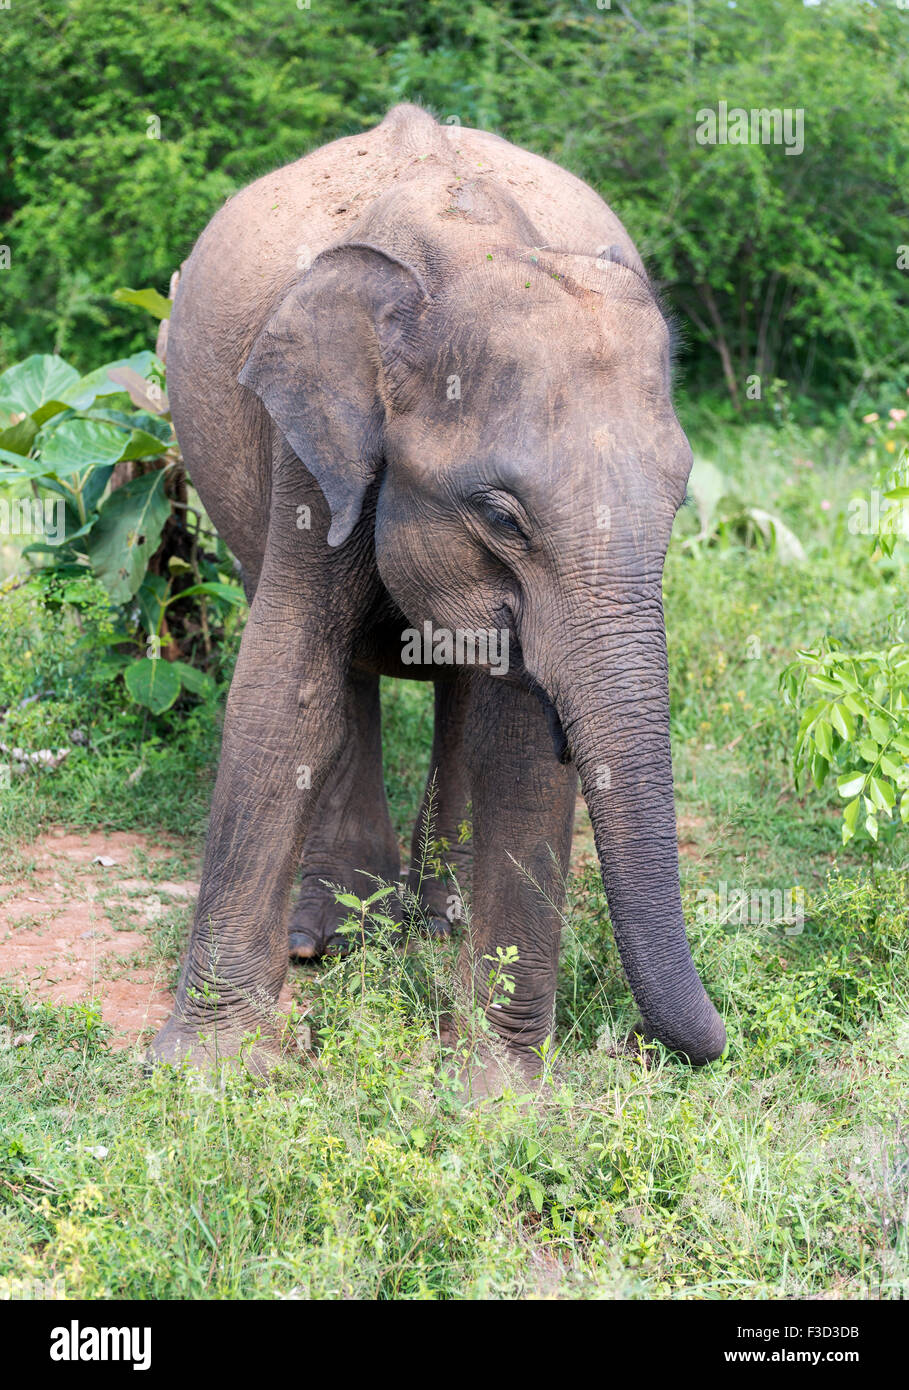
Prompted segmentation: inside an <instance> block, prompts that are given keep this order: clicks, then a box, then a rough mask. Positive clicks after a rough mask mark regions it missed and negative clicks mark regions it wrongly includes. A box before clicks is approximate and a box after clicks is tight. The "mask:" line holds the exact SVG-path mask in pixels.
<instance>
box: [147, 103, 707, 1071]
mask: <svg viewBox="0 0 909 1390" xmlns="http://www.w3.org/2000/svg"><path fill="white" fill-rule="evenodd" d="M167 357H168V361H167V367H168V389H169V398H170V403H171V409H172V415H173V420H174V424H175V428H176V432H177V436H178V439H179V441H180V445H181V448H182V451H183V455H184V458H185V461H186V464H187V467H188V470H189V474H190V477H191V478H192V480H193V483H194V486H195V487H196V489H197V490H198V493H199V495H200V496H201V498H202V501H203V503H204V505H205V507H206V509H207V511H208V513H209V515H210V517H211V519H212V521H213V523H214V525H215V526H216V527H217V529H218V531H219V533H220V534H221V536H222V537H223V538H224V540H225V542H226V543H227V545H228V546H229V547H230V548H231V550H232V551H233V553H234V555H235V556H236V557H237V560H238V562H239V565H240V567H241V571H242V575H243V580H244V584H245V585H246V589H247V594H248V596H249V598H250V610H249V616H248V621H247V623H246V626H245V629H244V632H243V636H242V642H241V646H240V651H239V656H238V659H237V664H236V669H235V673H234V676H233V681H232V684H231V688H230V692H229V696H228V700H227V705H226V711H225V716H224V727H223V735H222V747H221V756H220V764H219V769H218V774H217V780H216V784H215V788H214V794H213V801H212V807H211V815H210V821H209V828H208V834H207V841H206V848H205V857H204V865H203V871H202V877H201V884H200V891H199V897H198V902H197V906H196V910H195V918H194V922H193V926H192V932H191V937H190V941H189V946H188V950H187V954H186V959H185V964H184V967H183V973H182V976H181V979H180V983H179V986H178V990H177V996H176V1003H175V1007H174V1011H173V1014H172V1016H171V1017H170V1018H169V1020H168V1021H167V1022H166V1023H165V1025H164V1026H163V1028H162V1029H161V1031H160V1032H159V1033H158V1035H157V1037H156V1038H155V1039H154V1040H153V1042H152V1044H151V1051H150V1056H151V1058H152V1059H157V1060H164V1061H175V1060H178V1059H188V1060H189V1061H190V1062H192V1063H195V1064H198V1065H200V1066H204V1065H206V1064H210V1062H211V1059H212V1056H213V1055H214V1054H213V1049H215V1048H216V1050H217V1052H218V1054H219V1055H222V1056H223V1055H226V1054H227V1053H228V1052H229V1051H230V1050H231V1049H232V1048H235V1047H236V1048H239V1045H240V1042H241V1040H242V1039H243V1038H244V1037H245V1038H246V1043H247V1052H246V1061H247V1065H248V1066H249V1067H250V1069H251V1070H252V1071H253V1072H255V1073H260V1074H265V1073H267V1072H268V1071H269V1069H270V1068H271V1066H272V1065H273V1060H274V1057H275V1056H276V1055H277V1054H278V1052H279V1042H278V1038H277V1030H276V1027H275V1024H274V1021H273V1016H274V1005H275V1002H276V1001H277V999H278V997H279V993H280V991H281V989H282V987H283V986H284V983H285V981H286V977H287V971H288V958H289V955H290V956H294V955H295V956H298V957H302V958H304V959H305V958H317V957H319V956H320V955H323V954H324V953H325V952H327V951H332V950H333V949H334V948H335V946H336V945H337V943H338V935H337V928H338V925H339V920H340V917H343V915H344V914H345V912H346V909H344V908H341V907H339V905H338V903H337V901H336V897H335V894H334V893H333V892H332V891H331V889H330V888H329V887H327V886H326V884H338V883H341V884H346V885H350V886H352V887H353V886H355V884H357V883H359V884H360V885H361V890H360V891H362V888H363V886H368V884H369V882H370V880H368V879H365V878H363V877H362V876H361V877H356V876H357V875H363V874H370V875H373V876H375V877H376V878H380V879H382V880H383V881H385V882H392V881H394V880H395V879H397V878H398V876H399V874H400V863H399V852H398V845H397V840H396V836H395V834H394V832H393V829H392V826H391V822H390V818H389V810H388V804H387V801H386V794H385V788H384V783H383V773H382V755H381V733H380V713H379V680H380V677H382V676H393V677H406V678H414V679H422V680H431V681H433V683H434V693H435V727H434V735H433V742H432V751H431V757H430V781H429V783H427V793H426V796H425V797H424V803H423V807H422V810H421V813H420V817H419V818H418V821H417V827H416V829H415V832H414V853H415V854H416V852H417V847H418V845H419V842H420V837H421V835H422V834H423V833H425V830H426V823H427V816H428V815H429V811H430V807H432V809H433V812H434V830H433V833H434V834H435V835H437V836H438V837H439V838H440V839H445V840H447V841H448V843H450V844H451V845H453V846H456V847H457V842H458V834H457V829H458V826H459V825H460V824H462V822H463V821H464V818H465V816H466V815H467V813H468V808H469V810H470V814H471V817H472V843H471V846H470V854H471V861H472V862H471V863H470V864H469V866H467V865H466V864H465V865H463V867H464V868H465V872H466V869H467V868H468V867H469V873H470V880H471V912H470V920H469V926H468V927H467V928H466V929H465V931H464V934H463V939H462V942H461V947H460V957H459V965H458V970H459V978H460V980H461V981H462V983H463V985H464V988H465V989H467V990H470V991H471V992H472V996H473V998H474V999H475V1000H476V1001H477V1007H479V1008H481V1009H484V1010H485V1012H486V1015H487V1018H488V1024H489V1028H488V1029H487V1030H485V1031H486V1032H487V1033H488V1036H489V1037H490V1038H491V1039H492V1040H493V1042H494V1043H495V1047H494V1048H493V1049H492V1051H493V1052H494V1051H495V1050H496V1049H498V1053H497V1055H499V1056H500V1057H505V1058H506V1059H507V1062H508V1065H509V1066H512V1067H513V1068H514V1069H515V1070H516V1073H517V1074H518V1075H519V1076H522V1077H525V1078H530V1077H532V1076H533V1074H534V1068H536V1069H537V1070H538V1069H539V1065H540V1063H539V1053H540V1048H541V1046H542V1044H543V1043H544V1041H545V1040H546V1039H547V1038H550V1037H551V1035H552V1029H553V1018H554V1000H555V989H556V976H557V968H558V958H559V939H560V926H561V922H562V918H563V904H564V898H565V880H566V874H567V872H568V866H569V852H570V846H571V838H572V829H573V822H574V813H575V806H576V800H577V791H578V785H579V782H580V788H581V792H582V794H583V797H584V799H585V800H586V804H587V807H588V809H589V813H590V818H591V822H592V826H593V832H594V840H595V844H596V849H597V854H598V857H599V861H600V866H601V871H602V877H603V882H604V887H605V891H606V898H607V902H608V905H609V913H610V918H611V924H612V930H613V932H614V935H615V939H616V942H617V945H618V948H619V952H620V956H621V960H622V965H623V969H624V971H625V973H626V976H627V979H628V982H629V985H630V988H631V991H632V993H633V995H634V999H635V1002H636V1005H637V1007H638V1009H639V1011H640V1016H641V1024H640V1029H641V1034H642V1036H643V1037H644V1038H645V1039H647V1040H659V1041H660V1042H661V1043H663V1044H664V1045H665V1046H666V1047H667V1048H668V1049H670V1050H671V1051H673V1052H676V1053H679V1054H682V1055H683V1056H684V1057H686V1058H687V1059H688V1060H689V1061H690V1062H691V1063H693V1064H702V1063H705V1062H708V1061H711V1060H714V1059H716V1058H718V1057H719V1056H720V1055H721V1053H722V1052H723V1050H724V1047H725V1031H724V1026H723V1023H722V1021H721V1019H720V1017H719V1014H718V1013H717V1011H716V1009H715V1008H714V1006H713V1004H712V1003H711V1001H710V999H709V998H708V996H707V993H706V991H705V989H704V986H703V984H702V983H701V980H700V978H699V976H698V974H697V971H696V969H695V966H694V963H693V961H692V957H691V952H690V948H689V944H688V941H687V937H686V931H685V923H684V918H683V911H682V902H681V891H680V883H679V863H678V846H677V837H676V820H675V803H674V790H673V775H672V762H671V750H670V739H669V694H668V664H667V647H666V636H665V626H664V618H663V605H662V573H663V564H664V559H665V555H666V550H667V546H668V543H669V538H670V532H671V529H672V526H673V521H674V517H675V514H676V512H677V510H678V508H679V507H680V506H681V504H682V502H683V501H684V498H685V494H686V486H687V479H688V474H689V471H690V467H691V451H690V447H689V444H688V441H687V439H686V437H685V434H684V433H683V430H682V428H681V426H680V424H679V422H678V419H677V417H676V414H675V411H674V408H673V405H672V400H671V343H670V334H669V331H668V327H667V322H666V319H665V317H664V315H663V313H662V312H661V309H660V306H659V303H658V299H657V295H656V293H655V291H654V289H653V287H652V285H651V283H650V281H649V279H648V276H647V273H646V270H645V268H644V264H643V262H642V260H641V257H640V256H639V254H638V252H637V251H636V249H635V247H634V245H633V243H632V241H631V239H630V237H629V235H628V233H627V232H626V230H625V228H624V227H623V225H622V223H621V222H620V221H619V219H618V218H617V217H616V216H615V215H614V214H613V212H612V211H611V210H610V209H609V208H608V207H607V205H606V204H605V203H604V202H603V201H602V199H601V198H600V197H599V196H598V195H597V194H596V193H595V192H594V191H593V190H592V189H591V188H590V187H588V186H587V185H586V184H585V183H583V182H582V181H580V180H579V179H578V178H576V177H574V176H573V175H572V174H570V173H567V172H566V171H565V170H563V169H561V168H560V167H558V166H557V165H555V164H553V163H551V162H549V161H547V160H546V159H543V158H541V157H540V156H538V155H535V154H532V153H529V152H527V151H525V150H523V149H520V148H518V147H516V146H515V145H512V144H510V143H508V142H507V141H506V140H504V139H502V138H500V137H498V136H496V135H493V134H490V133H487V132H484V131H480V130H474V129H469V128H466V127H463V126H459V125H458V126H455V125H442V124H438V123H437V122H436V121H435V120H434V118H433V117H432V116H431V115H430V114H429V113H428V112H427V111H425V110H423V109H422V108H420V107H417V106H414V105H409V104H406V105H400V106H396V107H394V108H393V109H392V110H391V111H390V112H389V113H388V114H387V115H386V116H385V118H384V119H383V120H382V122H381V124H379V125H378V126H376V127H374V128H373V129H371V130H369V131H367V132H366V133H363V134H355V135H350V136H346V137H344V138H341V139H338V140H336V141H334V142H332V143H330V144H328V145H325V146H323V147H321V148H319V149H316V150H315V151H313V152H312V153H310V154H308V155H306V156H305V157H303V158H301V159H300V160H298V161H297V162H295V163H292V164H290V165H288V166H286V167H284V168H282V169H280V170H278V171H277V172H275V173H271V174H268V175H266V176H265V177H263V178H260V179H259V180H258V181H256V182H254V183H253V184H251V185H250V186H248V187H247V188H245V189H244V190H243V191H241V192H240V193H238V194H237V195H235V196H234V197H232V198H231V199H230V200H229V201H228V202H227V203H226V204H225V205H224V206H223V207H222V208H221V209H220V211H218V213H217V214H216V215H215V217H214V218H213V219H212V221H211V222H210V223H209V225H208V227H207V228H206V230H205V231H204V232H203V233H202V235H201V237H200V238H199V240H198V242H197V243H196V245H195V247H194V248H193V250H192V252H191V255H190V256H189V258H188V260H187V262H186V263H185V265H184V267H183V270H182V274H181V277H180V281H179V285H178V288H177V291H176V296H175V302H174V306H173V313H172V317H171V320H170V326H169V336H168V345H167ZM439 634H441V640H439ZM463 634H467V637H465V639H464V642H463V643H461V645H460V646H459V645H458V644H459V642H460V639H461V636H462V635H463ZM477 634H489V635H490V637H491V641H492V645H494V646H495V647H496V650H495V651H494V652H493V650H492V646H489V648H488V649H487V650H485V651H484V649H483V643H477V642H474V647H473V649H471V648H470V642H469V640H468V639H469V638H470V637H473V638H476V636H477ZM415 635H416V636H415ZM424 639H425V640H424ZM495 639H498V641H497V642H496V641H495ZM408 643H409V644H410V645H409V648H408ZM440 652H441V655H440ZM503 656H504V658H505V659H503ZM459 657H460V659H459ZM408 658H409V659H408ZM493 658H495V659H493ZM454 852H455V853H460V854H461V855H463V856H466V854H467V852H468V851H467V850H465V849H457V848H456V850H455V851H454ZM301 859H302V887H301V889H300V892H299V897H298V899H297V902H296V904H295V905H294V907H293V909H292V910H291V907H290V899H291V894H292V890H293V885H294V878H295V874H296V872H297V869H298V867H299V865H300V862H301ZM456 867H457V866H456ZM411 872H413V870H412V871H411ZM421 891H422V893H423V897H424V902H425V907H426V912H427V914H428V916H429V918H430V920H431V922H432V924H433V929H434V930H444V929H445V928H446V927H447V925H448V923H447V921H446V910H445V904H446V897H447V895H448V894H449V893H450V892H451V883H450V882H446V881H445V880H444V879H431V880H430V881H429V882H428V883H427V882H424V884H423V887H422V890H421ZM288 919H289V921H288ZM508 947H511V948H516V956H517V959H516V962H515V963H514V965H513V966H509V972H510V973H512V981H511V983H512V985H513V992H512V993H511V994H510V995H509V996H508V997H507V999H506V1001H505V1002H504V1004H503V1003H502V1002H501V1001H496V1000H493V999H491V998H489V989H488V975H489V970H490V967H489V964H488V959H487V958H489V959H493V960H495V959H497V954H496V948H503V949H504V948H508ZM514 954H515V951H514V949H512V952H511V958H513V957H514ZM251 1032H252V1033H254V1034H255V1038H254V1041H253V1042H252V1045H250V1038H249V1034H250V1033H251ZM484 1056H485V1057H486V1060H485V1061H484V1060H483V1058H484ZM491 1056H492V1052H490V1051H489V1049H487V1052H486V1053H485V1054H482V1053H481V1055H480V1060H479V1062H478V1063H477V1076H478V1078H479V1084H480V1088H481V1090H482V1084H483V1075H484V1074H485V1073H484V1070H483V1069H484V1067H488V1075H489V1077H491V1078H492V1079H491V1080H490V1082H489V1088H490V1089H495V1087H496V1086H497V1085H498V1086H501V1084H503V1083H502V1082H501V1078H500V1075H499V1072H497V1071H496V1066H495V1065H494V1064H493V1062H492V1061H490V1060H489V1059H490V1057H491Z"/></svg>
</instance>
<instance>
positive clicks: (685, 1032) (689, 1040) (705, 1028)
mask: <svg viewBox="0 0 909 1390" xmlns="http://www.w3.org/2000/svg"><path fill="white" fill-rule="evenodd" d="M703 1004H704V1005H705V1006H706V1007H704V1008H703V1009H702V1010H701V1011H700V1016H699V1017H698V1018H696V1019H692V1020H691V1022H690V1024H689V1025H688V1026H680V1023H679V1020H677V1019H674V1020H673V1021H672V1023H663V1024H662V1025H661V1024H657V1025H655V1026H654V1025H650V1024H648V1025H647V1031H648V1033H649V1034H650V1038H651V1040H652V1041H655V1042H660V1043H662V1044H663V1046H664V1047H667V1048H668V1049H669V1050H670V1052H675V1053H678V1054H679V1055H680V1056H683V1057H687V1059H688V1061H689V1062H691V1063H692V1065H693V1066H696V1067H702V1066H704V1065H705V1064H706V1063H707V1062H715V1061H716V1060H717V1058H719V1057H721V1056H722V1055H723V1052H724V1051H725V1049H726V1027H725V1025H724V1023H723V1020H722V1019H721V1018H720V1016H719V1014H718V1013H717V1011H716V1009H715V1008H714V1007H713V1005H712V1004H711V1002H710V1000H709V999H708V998H707V995H706V994H704V996H703Z"/></svg>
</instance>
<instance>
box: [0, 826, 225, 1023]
mask: <svg viewBox="0 0 909 1390" xmlns="http://www.w3.org/2000/svg"><path fill="white" fill-rule="evenodd" d="M178 848H179V847H178V846H177V844H176V842H172V843H170V844H168V843H167V842H165V841H163V840H160V839H159V840H158V841H157V842H156V843H154V844H153V843H151V841H150V840H149V839H148V838H147V837H146V836H143V835H139V834H133V833H130V832H125V831H92V832H85V833H81V832H78V831H76V832H68V831H64V830H60V829H51V830H50V831H48V832H47V833H46V834H44V835H42V836H41V837H40V838H39V839H38V840H36V841H35V842H34V844H32V845H30V846H28V847H27V848H26V850H25V857H26V858H27V859H28V860H30V861H31V863H32V865H33V867H32V869H31V871H30V872H28V873H27V874H26V875H24V876H22V877H21V878H19V879H17V880H15V881H13V882H11V883H5V884H4V885H3V886H2V887H0V979H3V980H6V981H11V982H14V983H15V984H17V985H18V986H19V987H20V988H25V989H27V990H28V991H29V992H30V993H32V994H34V995H35V996H36V997H37V998H39V999H48V1000H51V1001H52V1002H53V1003H56V1004H59V1003H74V1002H76V1001H80V1002H86V1001H94V1002H96V1003H97V1004H98V1005H99V1006H100V1009H101V1015H102V1017H103V1019H104V1021H105V1023H109V1024H110V1025H111V1027H112V1028H113V1029H114V1036H113V1038H112V1040H111V1042H112V1046H113V1047H115V1048H124V1047H129V1046H132V1045H133V1044H135V1043H136V1042H137V1041H138V1039H139V1037H140V1035H141V1034H142V1032H143V1030H144V1029H146V1028H152V1029H156V1028H158V1027H159V1025H160V1024H161V1023H162V1022H163V1021H164V1019H165V1018H166V1017H167V1015H168V1012H169V1011H170V1007H171V1002H172V995H171V993H170V990H169V989H168V988H167V986H168V983H169V977H170V975H171V968H170V966H169V965H168V963H167V962H166V960H164V959H162V956H161V950H160V947H159V946H158V945H157V944H156V942H155V933H156V929H157V927H158V926H159V924H160V923H161V921H162V919H165V918H167V919H168V920H169V921H172V920H174V919H177V920H179V918H180V916H183V917H184V918H186V919H188V916H189V912H190V910H191V905H192V903H193V901H194V900H195V897H196V894H197V892H198V884H197V883H196V882H195V881H194V880H192V879H188V878H179V879H169V878H167V877H163V876H161V875H160V874H159V873H157V872H156V871H155V866H156V865H160V864H162V863H164V862H167V861H168V860H170V859H171V858H172V857H174V852H175V850H177V849H178Z"/></svg>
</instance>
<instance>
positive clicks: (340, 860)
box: [289, 672, 401, 960]
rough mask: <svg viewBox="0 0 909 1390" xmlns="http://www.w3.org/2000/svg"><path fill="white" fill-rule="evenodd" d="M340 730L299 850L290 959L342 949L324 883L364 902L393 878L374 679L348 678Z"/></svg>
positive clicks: (337, 916)
mask: <svg viewBox="0 0 909 1390" xmlns="http://www.w3.org/2000/svg"><path fill="white" fill-rule="evenodd" d="M347 729H348V735H347V740H346V742H345V744H344V747H343V749H342V751H341V755H340V757H339V758H338V761H337V763H336V764H335V767H334V770H333V771H332V773H331V775H330V777H329V779H328V781H327V782H326V784H325V787H324V788H323V790H322V794H321V796H320V798H319V802H318V806H317V807H316V813H315V817H314V820H313V824H312V827H311V829H310V831H309V834H308V836H307V838H306V843H305V845H304V847H303V881H302V885H301V888H300V893H299V897H298V899H297V902H296V905H295V907H294V910H293V913H292V915H291V921H290V940H289V950H290V956H291V959H296V960H308V959H311V958H312V957H315V956H322V955H326V954H329V955H330V954H334V953H336V952H338V951H340V950H341V949H342V948H343V946H344V944H345V943H344V938H343V936H339V935H338V927H339V926H340V925H341V923H342V922H343V921H344V920H345V918H346V917H347V915H348V910H347V909H346V908H344V907H341V906H339V904H338V903H337V902H336V900H335V896H334V893H333V892H332V890H331V889H330V888H326V887H325V881H326V880H327V881H328V882H329V883H336V884H340V885H341V886H342V887H343V888H345V889H346V890H347V891H348V892H351V893H355V894H356V895H357V896H358V897H360V898H365V897H368V896H369V894H370V893H371V892H373V891H374V889H375V886H376V885H375V883H374V881H373V877H375V878H381V879H383V880H385V881H386V882H392V883H393V882H394V881H395V880H396V879H397V878H398V875H399V873H400V868H401V864H400V855H399V852H398V844H397V840H396V838H395V833H394V830H393V828H392V824H391V818H390V817H389V814H388V801H387V799H386V796H385V784H384V782H383V780H382V726H381V715H380V709H379V678H378V676H369V675H362V674H359V673H353V672H352V673H351V678H350V690H349V698H348V721H347ZM370 875H372V876H373V877H370Z"/></svg>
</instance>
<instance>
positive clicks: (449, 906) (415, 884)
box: [407, 869, 466, 938]
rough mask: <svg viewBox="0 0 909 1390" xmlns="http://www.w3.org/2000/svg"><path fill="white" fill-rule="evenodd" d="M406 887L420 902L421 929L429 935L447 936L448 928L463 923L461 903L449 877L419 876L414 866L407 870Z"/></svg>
mask: <svg viewBox="0 0 909 1390" xmlns="http://www.w3.org/2000/svg"><path fill="white" fill-rule="evenodd" d="M465 877H466V875H465ZM407 886H408V888H409V889H410V891H411V893H413V895H414V896H415V897H416V899H417V901H418V902H419V904H420V908H421V910H422V918H423V926H424V930H425V931H426V932H427V934H428V935H429V936H434V937H442V938H444V937H448V936H450V935H451V932H452V929H453V928H454V927H456V926H457V925H458V924H459V923H460V922H463V920H464V905H463V903H462V901H461V895H460V892H459V891H458V887H457V885H456V884H455V882H454V881H453V880H452V879H450V878H448V877H447V876H441V877H436V876H434V875H430V874H424V875H422V876H421V875H420V874H419V873H418V871H417V870H416V869H411V871H410V873H409V874H408V878H407Z"/></svg>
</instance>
